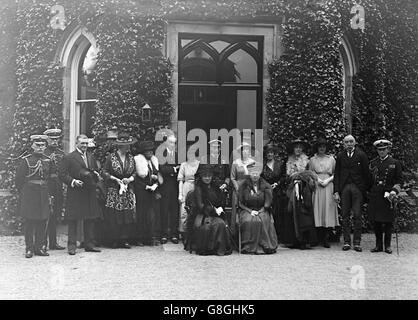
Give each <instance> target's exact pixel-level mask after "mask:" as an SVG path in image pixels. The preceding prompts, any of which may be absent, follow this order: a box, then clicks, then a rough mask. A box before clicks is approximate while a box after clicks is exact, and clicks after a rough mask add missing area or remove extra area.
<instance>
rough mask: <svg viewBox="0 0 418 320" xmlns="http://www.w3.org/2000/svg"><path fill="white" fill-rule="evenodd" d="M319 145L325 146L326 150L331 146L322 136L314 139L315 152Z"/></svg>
mask: <svg viewBox="0 0 418 320" xmlns="http://www.w3.org/2000/svg"><path fill="white" fill-rule="evenodd" d="M320 146H325V147H326V148H327V150H329V149H330V147H331V146H330V145H329V143H328V141H327V139H325V138H323V137H321V138H318V139H317V140H316V141H315V143H314V151H315V152H317V151H318V148H319V147H320Z"/></svg>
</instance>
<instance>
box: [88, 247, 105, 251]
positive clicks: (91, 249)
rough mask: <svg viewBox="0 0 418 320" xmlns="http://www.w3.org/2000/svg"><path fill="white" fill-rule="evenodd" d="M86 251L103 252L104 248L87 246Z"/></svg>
mask: <svg viewBox="0 0 418 320" xmlns="http://www.w3.org/2000/svg"><path fill="white" fill-rule="evenodd" d="M84 251H86V252H102V250H100V249H96V248H93V247H91V248H85V249H84Z"/></svg>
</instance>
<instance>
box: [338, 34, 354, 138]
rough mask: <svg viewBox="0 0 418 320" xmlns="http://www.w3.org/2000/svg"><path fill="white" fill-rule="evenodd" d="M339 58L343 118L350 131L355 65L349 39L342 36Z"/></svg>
mask: <svg viewBox="0 0 418 320" xmlns="http://www.w3.org/2000/svg"><path fill="white" fill-rule="evenodd" d="M340 60H341V62H342V74H343V97H344V118H345V120H346V125H347V131H348V132H349V133H351V131H352V125H353V119H352V111H351V99H352V96H353V76H354V75H355V74H356V73H357V65H356V62H355V59H354V53H353V50H352V48H351V46H350V44H349V41H348V40H347V39H346V38H345V37H343V38H342V39H341V45H340Z"/></svg>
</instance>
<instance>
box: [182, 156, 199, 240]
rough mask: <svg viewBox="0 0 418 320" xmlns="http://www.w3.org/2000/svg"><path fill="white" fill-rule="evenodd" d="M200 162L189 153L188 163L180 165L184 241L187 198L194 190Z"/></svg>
mask: <svg viewBox="0 0 418 320" xmlns="http://www.w3.org/2000/svg"><path fill="white" fill-rule="evenodd" d="M199 163H200V162H199V160H197V159H196V155H195V154H194V153H192V152H190V153H188V159H187V161H185V162H183V163H181V164H180V169H179V173H178V175H177V180H178V182H179V195H178V199H179V202H180V219H179V231H180V234H181V235H182V238H183V239H184V233H185V232H186V219H187V211H186V208H185V204H186V196H187V194H188V193H189V192H191V191H193V190H194V185H195V174H196V172H197V168H198V167H199Z"/></svg>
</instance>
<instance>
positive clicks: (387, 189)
mask: <svg viewBox="0 0 418 320" xmlns="http://www.w3.org/2000/svg"><path fill="white" fill-rule="evenodd" d="M373 145H374V146H375V147H376V150H377V153H378V156H377V157H376V158H374V159H373V160H371V161H370V171H371V173H372V187H371V190H370V202H369V206H368V215H369V219H370V221H371V222H373V224H374V233H375V236H376V247H375V248H373V249H372V250H371V252H381V251H383V232H384V233H385V236H384V244H385V252H386V253H389V254H391V253H392V249H391V247H390V242H391V240H392V229H393V221H394V219H395V214H394V210H393V204H392V201H393V200H394V198H395V197H396V195H397V194H398V193H399V192H400V191H401V183H402V166H401V163H400V162H399V161H398V160H395V159H394V158H392V157H391V156H390V155H389V152H390V148H391V147H392V142H390V141H389V140H386V139H380V140H376V141H375V142H374V143H373Z"/></svg>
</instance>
